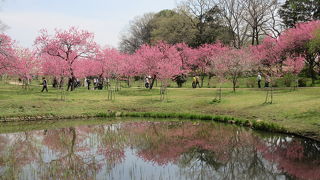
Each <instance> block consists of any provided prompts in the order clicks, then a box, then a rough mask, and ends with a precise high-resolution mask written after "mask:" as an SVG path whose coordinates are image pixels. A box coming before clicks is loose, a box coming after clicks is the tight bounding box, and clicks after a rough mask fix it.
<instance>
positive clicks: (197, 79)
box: [196, 76, 200, 88]
mask: <svg viewBox="0 0 320 180" xmlns="http://www.w3.org/2000/svg"><path fill="white" fill-rule="evenodd" d="M197 86H198V87H199V88H200V78H199V76H196V87H197Z"/></svg>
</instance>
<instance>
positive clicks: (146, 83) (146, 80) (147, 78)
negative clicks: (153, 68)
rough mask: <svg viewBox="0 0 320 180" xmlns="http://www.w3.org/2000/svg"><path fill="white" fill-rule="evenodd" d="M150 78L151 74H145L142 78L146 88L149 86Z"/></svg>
mask: <svg viewBox="0 0 320 180" xmlns="http://www.w3.org/2000/svg"><path fill="white" fill-rule="evenodd" d="M150 80H151V76H146V77H145V79H144V86H145V87H146V88H147V89H148V88H150Z"/></svg>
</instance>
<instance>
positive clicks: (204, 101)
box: [0, 84, 320, 140]
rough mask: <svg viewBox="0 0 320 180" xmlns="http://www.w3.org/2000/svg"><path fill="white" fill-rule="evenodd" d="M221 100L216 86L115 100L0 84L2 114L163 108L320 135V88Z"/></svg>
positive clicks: (226, 94) (126, 94) (122, 95)
mask: <svg viewBox="0 0 320 180" xmlns="http://www.w3.org/2000/svg"><path fill="white" fill-rule="evenodd" d="M222 91H223V96H222V98H223V99H222V102H220V103H216V102H214V101H213V99H214V98H215V96H216V94H217V90H216V89H213V88H202V89H191V88H181V89H178V88H170V89H168V97H167V100H165V101H160V100H159V99H160V95H159V89H157V88H156V89H153V90H147V89H143V88H122V89H121V91H119V92H117V95H116V99H115V100H114V101H108V100H107V94H108V92H107V90H102V91H88V90H86V89H85V88H80V89H77V90H76V91H74V92H67V93H66V100H65V101H61V91H60V90H55V89H49V93H41V92H40V87H39V86H33V87H31V89H30V90H24V89H22V88H21V87H19V86H14V85H3V84H1V86H0V107H1V111H0V117H1V119H5V118H9V117H40V118H41V117H46V116H54V117H61V118H63V117H70V116H86V115H93V116H94V115H95V114H99V113H106V112H160V113H189V114H190V113H194V114H208V115H227V116H230V117H236V118H241V119H244V120H250V121H253V120H255V121H265V122H270V123H275V124H277V125H280V126H282V127H284V128H286V129H287V130H288V131H289V132H294V133H297V134H300V135H304V136H307V137H311V138H314V139H318V140H320V88H300V89H298V90H297V91H291V90H290V89H277V90H276V91H275V95H274V103H273V104H264V100H265V93H266V92H265V91H264V89H244V88H242V89H237V92H236V93H233V92H232V90H231V89H223V90H222Z"/></svg>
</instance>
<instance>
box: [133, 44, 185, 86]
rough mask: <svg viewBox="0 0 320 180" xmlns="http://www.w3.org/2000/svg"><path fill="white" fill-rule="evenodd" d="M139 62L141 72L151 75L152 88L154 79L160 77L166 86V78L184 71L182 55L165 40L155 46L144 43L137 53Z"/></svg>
mask: <svg viewBox="0 0 320 180" xmlns="http://www.w3.org/2000/svg"><path fill="white" fill-rule="evenodd" d="M135 57H136V58H137V59H136V60H137V61H138V62H139V63H137V64H136V65H137V66H139V67H140V68H137V69H139V74H141V75H145V76H146V75H150V76H151V77H152V82H151V85H150V89H152V87H153V84H154V81H155V80H156V79H159V80H160V81H162V83H163V85H164V86H166V85H167V82H166V80H168V79H171V78H172V77H174V76H175V75H179V74H181V73H182V71H183V70H182V68H181V67H182V61H181V59H180V58H181V56H180V54H179V52H178V51H177V49H176V48H175V47H174V46H172V45H169V44H166V43H164V42H159V43H157V44H156V45H154V46H150V45H143V46H142V47H141V48H140V49H139V50H138V51H137V52H136V54H135Z"/></svg>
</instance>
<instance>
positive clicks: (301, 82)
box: [298, 78, 307, 87]
mask: <svg viewBox="0 0 320 180" xmlns="http://www.w3.org/2000/svg"><path fill="white" fill-rule="evenodd" d="M298 86H299V87H306V86H307V79H306V78H299V80H298Z"/></svg>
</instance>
